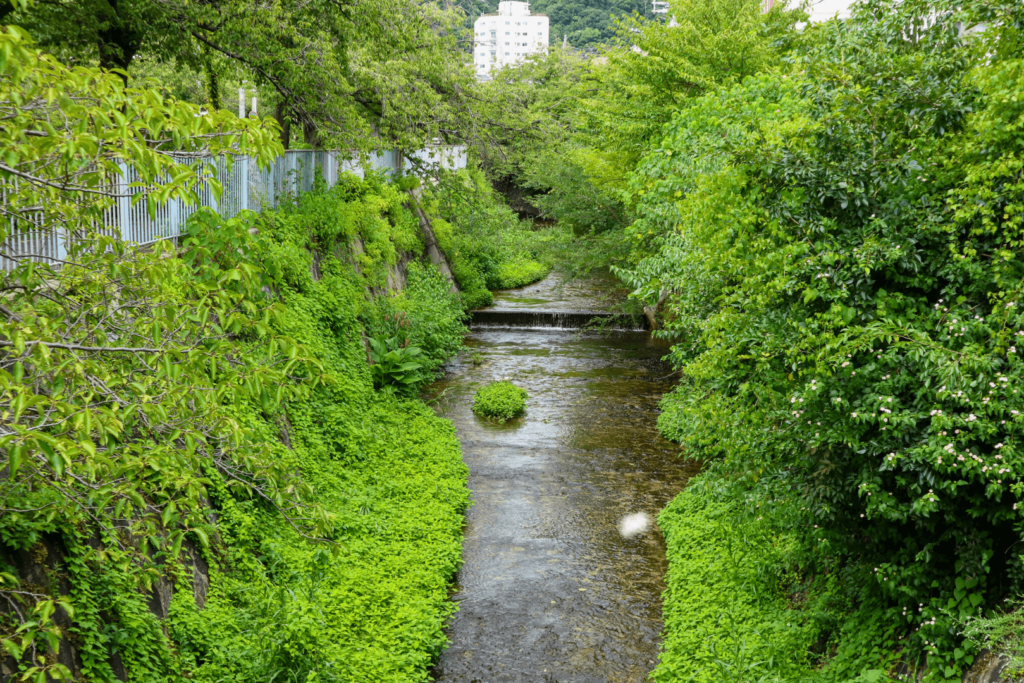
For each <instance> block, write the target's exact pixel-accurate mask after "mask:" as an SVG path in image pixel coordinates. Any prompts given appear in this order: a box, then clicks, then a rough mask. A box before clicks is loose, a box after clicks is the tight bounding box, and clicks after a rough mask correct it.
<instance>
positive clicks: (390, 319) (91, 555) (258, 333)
mask: <svg viewBox="0 0 1024 683" xmlns="http://www.w3.org/2000/svg"><path fill="white" fill-rule="evenodd" d="M409 201H410V199H409V196H408V195H407V194H405V193H403V192H401V191H400V190H398V189H397V188H395V187H394V186H392V185H390V184H388V183H385V182H383V181H381V180H379V179H372V178H371V179H369V180H367V181H359V180H357V179H355V178H351V179H349V180H348V181H346V182H343V183H342V184H341V185H340V186H339V187H337V188H335V189H333V190H331V191H329V192H323V191H321V192H316V193H313V194H310V195H307V196H304V197H302V198H300V199H299V200H298V201H296V202H294V203H291V204H288V205H286V206H285V207H284V208H283V209H281V210H279V211H276V212H268V213H265V214H262V215H260V216H255V215H244V216H242V217H240V218H239V219H233V220H231V221H223V220H221V219H220V218H219V217H216V216H214V215H212V214H199V215H197V217H196V218H195V219H194V220H193V221H192V223H191V225H190V233H191V236H190V238H189V239H187V240H186V241H185V244H184V245H183V247H182V250H181V259H180V260H179V259H164V258H161V256H160V255H159V254H145V253H137V254H134V255H131V254H127V255H125V258H126V259H128V261H129V262H131V263H134V264H135V267H137V268H139V269H140V270H141V271H143V272H145V269H146V268H147V267H148V266H152V267H154V268H163V269H164V270H162V271H160V272H161V274H162V275H165V276H173V278H175V279H176V282H177V284H175V285H174V286H172V287H171V288H170V289H168V290H166V291H165V293H164V294H163V296H166V297H169V298H173V297H175V296H177V297H182V298H185V299H187V298H188V297H190V296H194V295H195V291H196V289H195V285H196V283H201V282H207V283H217V285H218V286H220V287H224V288H226V289H228V290H229V291H230V290H232V288H233V289H234V291H236V292H237V293H238V294H239V296H240V297H241V299H242V303H241V306H240V310H245V311H249V310H250V309H251V310H253V311H258V310H272V311H273V315H271V316H269V317H267V318H266V319H265V322H264V323H259V322H257V321H258V320H259V316H257V315H252V314H251V313H250V317H249V319H248V320H247V321H246V323H245V324H242V325H240V327H239V328H238V329H237V331H236V332H235V333H234V334H231V335H228V336H227V340H228V343H227V345H226V346H224V347H222V348H221V354H222V356H221V358H222V361H223V364H224V367H229V366H230V365H231V364H232V363H233V362H234V360H235V359H238V358H245V359H249V360H250V361H252V362H256V363H258V362H261V359H263V360H267V359H273V358H275V357H276V356H278V355H279V354H280V352H281V351H280V349H281V348H283V347H282V345H283V344H287V345H289V346H288V348H291V349H295V351H292V352H291V355H293V356H294V358H293V360H297V361H299V362H297V363H295V364H292V365H289V366H286V367H287V368H288V369H287V370H286V371H285V372H284V374H283V375H282V376H281V381H282V383H283V384H287V385H289V387H290V388H289V389H288V391H286V392H285V393H284V394H283V397H284V398H283V399H282V400H281V401H280V402H279V403H277V402H275V401H274V400H273V394H274V387H272V386H264V387H262V389H261V390H259V391H252V392H246V390H245V385H246V383H247V382H249V381H250V380H251V379H252V378H247V377H245V376H241V375H240V376H238V377H236V378H235V379H234V380H233V382H234V385H233V386H234V388H235V390H232V392H231V393H227V394H220V396H221V398H220V400H219V401H218V402H217V403H218V405H217V410H220V411H223V412H224V413H225V417H224V419H225V420H227V421H229V422H231V423H232V424H234V426H235V427H237V432H236V434H239V435H241V436H240V437H239V438H240V439H241V440H242V441H244V442H245V444H246V447H247V449H249V450H248V452H250V453H251V458H253V460H252V462H256V463H259V466H254V467H247V464H248V461H240V460H238V459H237V458H236V459H232V458H230V457H226V458H223V459H221V460H217V458H215V457H202V456H199V457H197V458H196V460H195V461H194V462H195V463H196V464H197V466H196V467H194V468H191V469H190V468H188V467H185V468H182V469H179V470H176V471H174V472H170V471H166V469H165V468H163V467H161V466H160V462H161V461H159V460H157V459H156V458H151V459H150V460H148V461H147V460H146V458H145V456H144V455H143V456H140V462H139V463H136V462H135V458H136V456H135V455H134V454H129V452H128V451H127V450H123V446H119V445H118V443H116V442H115V440H109V441H103V442H100V444H101V448H102V450H103V452H104V453H106V454H108V455H109V457H110V458H112V459H115V460H116V459H117V458H118V457H121V456H119V453H121V454H123V457H124V459H125V462H131V463H132V466H133V467H135V465H136V464H138V465H139V467H140V468H144V467H145V463H146V462H148V463H149V465H151V467H152V469H150V470H149V471H144V474H142V475H139V473H138V471H133V472H130V473H127V474H125V475H124V477H125V478H124V479H123V480H122V481H121V482H115V485H119V486H123V487H124V488H125V489H128V488H130V489H131V490H130V492H126V496H130V497H131V500H133V501H134V500H136V499H138V501H139V506H151V505H156V504H157V501H163V500H165V499H167V498H169V499H170V500H171V501H172V502H174V501H178V502H177V503H175V504H170V503H167V504H165V506H164V507H163V510H164V513H163V517H162V518H161V522H162V523H163V524H162V525H159V524H158V525H156V526H155V527H153V528H151V533H152V534H153V535H154V536H155V538H153V540H152V541H147V540H146V539H145V538H139V537H138V535H135V534H134V533H133V534H127V533H126V534H122V535H121V536H120V537H118V535H117V532H116V531H114V532H111V531H109V529H107V528H105V527H102V528H100V527H96V526H94V525H93V524H91V523H90V521H89V519H88V514H79V513H78V512H77V510H80V509H78V508H53V509H54V510H57V511H58V512H57V514H54V515H50V517H49V519H47V518H46V516H45V515H40V514H38V513H34V512H32V511H31V510H28V509H25V510H23V511H21V512H19V513H18V514H5V515H4V516H3V521H2V523H0V531H2V541H0V563H2V565H3V566H2V567H0V569H2V571H3V572H4V577H5V584H11V583H15V582H16V583H17V585H18V587H19V588H20V589H21V590H22V591H23V592H25V593H31V594H33V596H34V598H33V599H26V600H23V601H20V602H19V601H17V600H16V599H15V598H12V599H11V600H9V605H16V606H17V607H18V608H19V609H21V610H22V612H23V613H24V614H26V615H29V616H32V615H34V618H35V622H34V623H33V622H32V621H27V623H28V626H26V625H25V623H22V624H18V623H17V622H16V621H15V615H14V614H12V612H11V609H10V607H8V608H7V611H6V613H5V614H4V615H3V616H2V618H3V624H4V629H5V631H7V633H6V634H5V635H7V636H9V637H7V638H5V640H4V643H5V648H6V650H7V652H6V654H5V655H4V656H3V660H2V667H3V678H4V680H6V679H7V678H8V677H10V676H13V675H16V672H18V671H27V670H29V669H31V668H34V669H35V670H36V672H37V673H38V674H39V675H44V674H43V672H45V674H49V675H50V676H51V677H60V676H65V677H67V676H73V677H76V678H81V679H84V680H89V681H113V680H117V679H121V680H133V681H177V680H191V681H211V682H212V681H228V680H230V681H271V680H273V681H312V680H316V681H370V680H372V681H403V682H404V681H417V680H427V677H428V675H427V669H428V667H429V666H430V664H431V662H432V660H433V658H434V657H435V656H436V655H437V654H438V653H439V651H440V649H441V647H442V645H443V643H444V635H443V632H442V625H443V622H444V620H445V618H446V616H447V615H448V614H449V612H450V611H451V609H452V603H450V602H449V601H448V600H447V586H448V584H449V581H450V579H451V577H452V575H453V573H454V572H455V570H456V569H457V567H458V565H459V562H460V552H461V527H462V521H463V518H462V513H463V511H464V509H465V508H466V506H467V504H468V491H467V489H466V487H465V481H466V476H467V471H466V468H465V466H464V465H463V463H462V461H461V453H460V449H459V444H458V441H457V439H456V438H455V435H454V429H453V427H452V426H451V424H450V423H449V422H448V421H446V420H443V419H440V418H438V417H436V416H435V415H434V413H433V412H432V411H431V410H430V408H429V407H428V406H426V405H425V404H424V403H422V402H421V401H418V400H414V399H408V398H401V397H397V396H396V395H394V393H389V392H384V391H377V390H375V389H374V384H373V381H372V380H371V375H370V371H369V366H368V362H367V349H366V345H365V342H364V335H365V334H368V335H370V336H379V335H385V334H389V333H390V332H392V331H393V330H394V329H395V328H400V329H401V331H402V334H403V335H404V336H405V339H406V340H407V343H412V344H417V345H418V346H419V347H421V348H422V349H423V352H424V358H427V359H429V362H428V363H427V364H428V365H429V366H430V367H437V365H439V363H440V362H441V360H443V358H445V357H446V356H448V355H450V354H451V353H452V352H453V350H454V349H456V348H458V346H459V344H460V338H461V334H462V332H463V329H464V328H463V326H462V317H463V312H462V308H461V303H460V301H459V299H458V296H457V295H456V294H453V293H452V288H451V283H450V282H449V281H448V280H446V279H445V278H444V276H443V275H442V274H441V273H440V272H439V271H438V270H437V269H436V268H435V267H434V266H433V265H432V264H430V263H429V262H428V263H421V262H420V261H419V260H418V259H417V258H415V257H416V255H417V254H419V253H421V252H422V250H423V240H422V237H421V235H420V232H419V228H418V223H417V221H416V220H415V219H414V216H413V212H412V211H411V210H410V206H409V205H408V202H409ZM357 240H358V242H359V244H360V245H361V249H359V250H358V251H359V253H353V251H352V250H351V249H350V245H352V244H354V243H355V242H356V241H357ZM396 268H398V269H400V270H401V271H402V275H403V278H404V279H405V280H406V283H407V285H406V287H405V288H404V289H403V290H402V291H390V292H387V293H386V294H382V295H381V296H378V297H377V298H376V300H373V299H370V298H369V297H368V296H367V292H368V291H369V290H370V289H375V291H381V290H383V291H386V284H387V283H386V281H387V279H388V275H389V273H390V274H394V273H395V272H397V271H396ZM236 272H237V273H239V275H238V279H241V281H242V282H243V283H244V282H245V281H246V279H251V280H252V283H251V284H252V286H249V285H246V284H239V283H238V279H236V278H235V276H234V275H233V274H234V273H236ZM165 284H166V283H165ZM125 287H128V285H125ZM29 313H30V310H29V309H27V308H26V309H25V311H24V313H23V314H24V315H26V316H27V315H28V314H29ZM138 322H140V323H141V322H142V321H141V320H140V321H138ZM261 324H262V325H263V327H261ZM190 343H195V344H199V345H202V344H203V343H204V340H203V339H201V338H198V339H193V340H191V341H190ZM286 355H287V354H286ZM100 363H101V364H102V363H106V364H107V366H108V367H109V369H110V370H111V371H112V372H114V371H117V370H118V368H117V367H116V366H115V364H114V362H113V361H110V360H101V361H100ZM179 368H180V369H179V370H178V371H176V372H177V373H178V374H177V376H176V378H175V382H177V383H180V384H182V385H186V386H187V385H189V384H194V385H195V386H196V387H197V389H196V392H197V393H199V392H200V391H205V387H206V384H205V382H207V381H208V380H209V376H207V377H205V378H204V377H199V376H198V375H195V376H193V374H190V373H198V372H199V371H200V370H199V368H198V367H197V366H190V365H187V364H184V363H182V364H179ZM202 369H203V371H205V372H206V373H208V375H216V374H217V373H218V366H217V365H216V364H210V363H207V364H205V365H203V366H202ZM222 371H223V370H222ZM424 376H425V377H429V374H428V375H424ZM8 379H9V380H11V381H14V380H13V377H8ZM112 381H113V380H112ZM232 394H233V396H232ZM152 395H153V396H154V400H159V398H160V397H159V395H158V394H156V393H155V392H153V394H152ZM278 395H282V394H280V392H278ZM193 405H194V407H195V410H196V413H195V414H194V415H193V416H192V418H191V419H192V421H193V422H195V423H201V422H202V421H203V420H204V419H205V418H206V417H207V416H206V415H204V414H203V411H204V409H203V407H202V405H201V404H193ZM209 410H213V408H210V409H209ZM121 438H122V439H125V440H128V439H130V438H131V437H130V435H126V434H123V435H122V436H121ZM168 438H171V439H176V438H184V437H178V436H176V435H175V434H169V435H168ZM225 438H227V437H225ZM214 445H215V444H214ZM119 449H120V450H119ZM195 450H196V452H197V453H203V452H204V451H203V450H202V448H201V447H197V448H196V449H195ZM154 452H155V451H154ZM210 452H211V453H216V452H219V451H210ZM68 486H69V488H72V489H73V488H74V487H75V486H79V487H80V488H86V486H87V484H86V483H83V484H81V485H78V484H75V483H74V482H72V483H70V484H68ZM181 491H188V492H190V493H189V496H191V497H188V498H186V497H184V496H183V495H182V494H181V493H176V492H181ZM31 495H33V494H32V493H31V492H29V491H28V489H27V488H22V489H14V488H8V489H7V503H8V505H9V506H11V507H13V506H15V505H21V506H22V507H23V508H28V507H29V506H28V505H27V503H26V501H27V497H29V496H31ZM35 495H36V496H37V498H36V499H35V500H37V501H39V500H41V498H40V496H41V497H42V498H45V497H46V496H47V495H49V493H47V490H45V489H44V490H43V491H42V493H41V494H40V493H39V492H38V491H37V492H36V493H35ZM19 496H20V498H19ZM192 500H194V501H199V502H198V503H197V505H198V514H197V515H196V516H193V517H190V518H189V522H188V526H187V527H185V528H183V524H184V523H183V522H182V519H183V518H180V517H179V516H176V512H175V511H176V510H177V509H183V508H184V506H185V505H186V503H187V502H188V501H192ZM126 509H130V507H129V506H127V505H119V506H118V507H117V510H116V511H115V510H110V511H108V510H105V509H102V510H98V511H97V513H99V514H107V515H108V517H107V518H106V519H105V521H107V522H112V523H116V524H121V526H122V527H123V528H127V525H129V524H131V521H130V519H128V520H127V521H126V522H124V523H123V524H122V523H120V522H118V519H120V518H119V517H118V515H122V516H124V515H128V513H126V512H125V510H126ZM129 516H130V515H129ZM200 518H202V519H204V520H205V521H202V522H200V521H196V520H198V519H200ZM133 531H134V530H133ZM179 531H184V532H185V533H183V534H178V532H179ZM176 534H178V536H177V538H179V540H178V541H177V542H176V543H174V544H168V543H166V542H164V540H163V539H165V538H168V537H170V538H175V535H176ZM147 548H148V550H147ZM40 604H49V605H51V606H52V608H47V607H44V608H42V610H40V608H39V605H40ZM19 628H20V629H21V630H20V631H19V632H18V633H14V632H15V630H16V629H19ZM19 634H20V635H19ZM8 645H9V646H8ZM33 657H35V658H36V659H33Z"/></svg>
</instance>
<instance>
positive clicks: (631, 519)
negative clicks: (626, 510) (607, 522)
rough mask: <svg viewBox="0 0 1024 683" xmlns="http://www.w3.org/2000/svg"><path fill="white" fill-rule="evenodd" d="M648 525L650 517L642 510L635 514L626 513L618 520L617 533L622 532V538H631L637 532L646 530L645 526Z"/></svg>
mask: <svg viewBox="0 0 1024 683" xmlns="http://www.w3.org/2000/svg"><path fill="white" fill-rule="evenodd" d="M650 525H651V518H650V517H648V516H647V515H646V514H645V513H643V512H638V513H636V514H635V515H626V516H625V517H623V518H622V520H620V521H619V533H620V534H622V536H623V538H633V537H634V536H636V535H637V534H642V533H643V532H645V531H647V527H649V526H650Z"/></svg>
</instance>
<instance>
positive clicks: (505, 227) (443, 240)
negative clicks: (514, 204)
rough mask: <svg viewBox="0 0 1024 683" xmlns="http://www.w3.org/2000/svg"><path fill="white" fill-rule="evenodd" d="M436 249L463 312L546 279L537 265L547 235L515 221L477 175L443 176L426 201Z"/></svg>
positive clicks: (541, 266) (469, 172)
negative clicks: (497, 292) (496, 293)
mask: <svg viewBox="0 0 1024 683" xmlns="http://www.w3.org/2000/svg"><path fill="white" fill-rule="evenodd" d="M424 203H425V205H426V206H427V207H428V209H429V210H430V212H431V213H432V214H435V215H438V216H440V218H439V219H435V220H434V232H435V234H436V236H437V241H438V244H439V245H440V246H441V248H442V249H443V250H444V252H445V254H446V255H447V256H448V259H449V261H450V262H451V264H452V270H453V271H454V274H455V277H456V279H457V280H458V281H459V285H460V286H461V288H462V302H463V305H464V306H465V307H466V309H473V308H480V307H482V306H487V305H490V303H491V302H492V301H493V298H492V296H491V293H490V291H489V290H490V289H505V288H509V287H520V286H523V285H526V284H529V283H530V282H535V281H536V280H539V279H541V278H543V277H544V276H545V275H547V272H548V269H549V266H547V265H545V264H543V263H541V262H539V260H538V259H539V258H542V254H544V248H543V242H544V240H545V239H546V238H547V235H546V234H545V233H542V232H540V231H535V230H534V229H533V226H532V225H531V224H530V223H529V222H527V221H523V220H521V219H519V218H518V217H517V216H516V215H515V213H514V212H513V211H512V210H511V209H510V208H509V207H508V205H507V204H505V202H504V201H503V200H502V199H501V197H500V195H498V194H497V193H496V192H495V191H494V190H493V189H492V188H491V187H490V185H489V184H488V183H487V181H486V180H485V179H484V177H483V174H482V173H480V172H479V171H475V170H462V171H458V172H456V173H452V174H446V175H445V176H443V177H442V179H441V181H440V182H439V183H438V184H437V185H436V186H434V187H433V188H431V189H430V191H429V193H428V194H427V195H426V196H425V202H424Z"/></svg>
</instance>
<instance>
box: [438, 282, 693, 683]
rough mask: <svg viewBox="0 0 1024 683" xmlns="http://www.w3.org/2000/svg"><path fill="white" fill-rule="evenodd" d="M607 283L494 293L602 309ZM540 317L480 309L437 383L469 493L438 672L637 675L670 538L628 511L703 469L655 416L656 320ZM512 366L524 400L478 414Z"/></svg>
mask: <svg viewBox="0 0 1024 683" xmlns="http://www.w3.org/2000/svg"><path fill="white" fill-rule="evenodd" d="M602 291H607V289H606V288H602V287H601V283H597V284H594V283H589V284H587V285H584V286H579V285H577V286H574V287H569V286H565V287H562V286H559V283H558V280H557V279H556V278H554V277H550V278H548V279H547V280H545V281H543V282H541V283H538V284H536V285H532V286H530V287H527V288H524V289H521V290H518V291H512V292H505V293H503V294H501V295H500V296H498V297H496V302H495V306H494V307H493V309H494V310H496V311H511V310H514V311H520V312H522V311H563V312H564V311H569V310H575V311H579V310H581V309H582V310H586V309H591V310H593V309H601V308H604V307H605V305H604V304H603V303H602V301H601V299H600V293H601V292H602ZM499 318H500V316H499ZM543 318H544V316H543V315H541V314H538V315H537V316H536V321H541V322H540V323H539V324H536V325H530V326H529V327H520V326H511V325H505V326H502V325H493V324H491V325H473V326H472V327H471V333H470V335H469V337H468V339H467V340H466V347H467V349H466V351H465V352H463V353H462V354H461V355H460V356H459V357H458V358H457V359H456V360H455V362H454V363H453V365H452V367H451V371H450V373H449V374H448V376H447V377H446V378H445V379H444V380H442V381H440V382H437V383H436V384H435V385H434V387H433V389H434V391H435V395H438V394H441V393H442V392H444V393H443V395H442V396H441V398H440V400H439V402H438V406H439V410H441V411H442V412H443V413H444V415H445V416H446V417H448V418H450V419H452V420H453V421H454V423H455V425H456V428H457V430H458V434H459V437H460V439H461V441H462V448H463V457H464V459H465V461H466V463H467V465H468V466H469V469H470V477H469V487H470V489H472V491H473V500H474V504H473V506H472V507H471V508H470V509H469V511H468V513H467V516H466V535H465V543H464V548H463V558H464V565H463V567H462V569H461V570H460V572H459V575H458V583H457V586H456V594H455V595H454V596H453V599H454V600H456V601H458V602H459V611H458V613H457V614H456V615H455V617H454V618H453V619H452V621H451V623H450V625H449V628H448V636H449V639H450V641H451V643H450V646H449V647H448V649H447V650H446V651H445V652H444V654H443V655H442V656H441V658H440V661H439V662H438V664H437V666H436V668H435V671H434V674H435V677H436V679H437V680H438V681H445V682H449V683H456V682H458V683H470V682H475V683H499V682H506V681H508V682H512V681H516V682H519V681H545V682H548V681H549V682H552V683H554V682H558V683H563V682H570V681H571V682H573V683H589V682H593V683H598V682H600V683H617V682H623V683H625V682H634V681H635V682H639V681H644V680H646V678H647V674H648V672H649V671H650V670H651V669H652V668H653V667H654V665H655V663H656V660H657V655H658V635H659V633H660V630H661V609H660V605H661V592H662V590H663V589H664V585H663V575H664V572H665V566H666V561H665V549H664V542H663V540H662V537H661V534H660V532H659V531H658V530H657V528H656V527H652V528H651V529H650V530H649V531H647V532H646V533H642V534H640V535H638V536H634V537H632V538H630V539H626V538H624V537H623V536H622V535H620V533H619V531H618V524H619V521H620V520H621V518H622V517H623V516H624V515H627V514H633V513H637V512H645V513H647V514H648V515H649V516H650V517H651V518H652V519H653V517H654V515H656V514H657V512H658V511H659V510H660V509H661V508H663V507H664V506H665V504H666V503H667V502H668V501H669V500H671V498H672V497H673V496H674V495H675V494H676V493H678V492H679V491H680V490H681V489H682V488H683V486H684V485H685V483H686V480H687V479H688V478H689V476H691V475H693V474H695V473H696V467H694V466H692V465H690V464H688V463H686V462H684V461H682V460H680V459H679V458H678V457H677V454H678V448H677V447H676V446H675V445H673V444H672V443H670V442H668V441H666V440H664V439H662V438H660V437H659V436H658V433H657V430H656V429H655V420H656V417H657V403H658V399H659V398H660V396H661V395H662V394H663V393H664V392H665V391H667V390H668V389H669V388H670V386H671V383H670V380H669V379H668V378H667V375H668V374H669V372H670V369H669V368H668V367H667V366H666V365H665V364H664V363H662V362H661V361H660V360H659V359H660V357H661V356H663V355H664V353H665V349H664V347H663V346H661V345H659V344H657V343H656V342H655V341H653V340H652V339H651V338H650V335H649V334H648V333H647V332H641V331H615V332H605V333H595V332H581V331H580V330H578V329H558V328H552V327H547V326H544V324H543V322H542V320H543ZM509 319H510V320H517V321H519V323H520V324H522V323H523V322H524V321H525V322H527V323H528V321H529V320H530V316H512V317H510V318H509ZM506 377H507V378H510V379H512V380H513V381H514V382H515V383H516V384H518V385H519V386H521V387H523V388H525V389H526V390H527V392H529V399H528V409H527V413H526V415H524V416H523V417H521V418H518V419H516V420H513V421H510V422H508V423H506V424H504V425H499V424H495V423H492V422H489V421H487V420H484V419H481V418H478V417H477V416H475V415H474V414H473V412H472V411H471V409H470V408H471V405H472V400H473V395H474V393H475V392H476V390H477V389H478V388H479V387H481V386H483V385H484V384H487V383H488V382H491V381H494V380H497V379H502V378H506Z"/></svg>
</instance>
